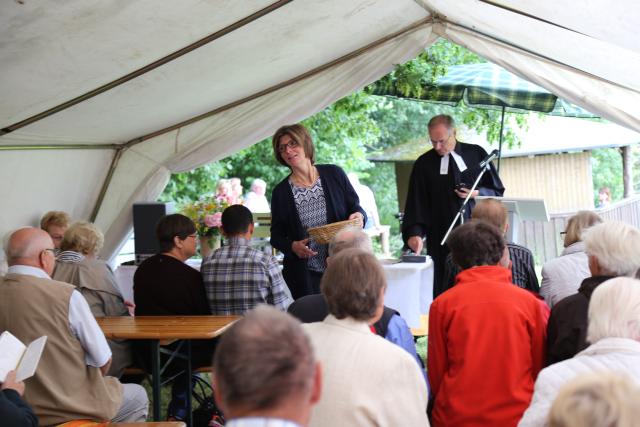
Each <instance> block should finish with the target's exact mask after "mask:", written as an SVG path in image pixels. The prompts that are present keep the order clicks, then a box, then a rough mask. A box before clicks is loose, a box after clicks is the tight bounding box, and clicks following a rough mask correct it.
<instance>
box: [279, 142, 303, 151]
mask: <svg viewBox="0 0 640 427" xmlns="http://www.w3.org/2000/svg"><path fill="white" fill-rule="evenodd" d="M299 146H300V144H299V143H298V141H296V140H295V139H292V140H291V141H289V142H288V143H286V144H280V145H278V152H279V153H284V152H285V151H287V148H291V149H293V148H296V147H299Z"/></svg>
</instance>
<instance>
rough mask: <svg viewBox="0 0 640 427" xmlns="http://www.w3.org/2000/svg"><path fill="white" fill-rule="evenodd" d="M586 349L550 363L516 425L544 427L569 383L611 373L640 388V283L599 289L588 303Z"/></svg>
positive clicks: (625, 281)
mask: <svg viewBox="0 0 640 427" xmlns="http://www.w3.org/2000/svg"><path fill="white" fill-rule="evenodd" d="M587 340H588V341H589V342H592V343H593V344H591V345H590V346H589V347H587V348H586V349H585V350H583V351H581V352H580V353H578V354H577V355H576V356H575V357H573V358H572V359H567V360H564V361H562V362H558V363H556V364H553V365H551V366H549V367H547V368H545V369H543V370H542V371H540V374H539V375H538V379H537V380H536V384H535V389H534V392H533V398H532V399H531V404H530V405H529V408H528V409H527V410H526V412H525V413H524V416H523V417H522V419H521V420H520V423H519V424H518V426H521V427H522V426H545V425H548V424H547V417H548V414H549V409H550V408H551V404H552V403H553V401H554V400H555V398H556V396H557V395H558V391H559V390H560V388H561V387H562V386H563V385H564V384H566V383H567V382H568V381H570V380H572V379H574V378H576V377H578V376H582V375H584V374H587V373H592V372H600V371H612V372H616V373H619V374H621V375H624V376H626V377H628V378H630V379H631V380H632V381H633V382H634V383H635V384H637V385H640V342H639V341H640V280H637V279H631V278H628V277H618V278H615V279H611V280H608V281H606V282H604V283H603V284H601V285H600V286H598V287H597V288H596V289H595V290H594V291H593V295H592V296H591V302H590V303H589V325H588V331H587Z"/></svg>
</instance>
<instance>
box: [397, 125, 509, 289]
mask: <svg viewBox="0 0 640 427" xmlns="http://www.w3.org/2000/svg"><path fill="white" fill-rule="evenodd" d="M428 129H429V138H430V140H431V144H432V145H433V149H432V150H429V151H427V152H426V153H424V154H423V155H421V156H420V157H418V159H417V160H416V162H415V163H414V165H413V170H412V171H411V178H410V180H409V191H408V194H407V203H406V206H405V210H404V218H403V221H402V237H403V240H404V242H405V244H406V245H407V246H408V247H409V248H410V249H411V250H413V251H414V252H416V253H420V252H421V251H422V239H423V238H424V237H426V238H427V253H428V254H429V256H431V259H432V260H433V264H434V275H433V297H434V298H435V297H437V296H438V295H440V293H441V292H443V285H442V279H443V277H442V276H443V274H444V262H445V259H446V257H447V254H448V253H449V249H448V246H447V245H446V243H445V244H444V245H440V242H441V241H442V238H443V237H444V235H445V233H446V232H447V230H448V228H449V226H450V224H451V222H452V221H453V218H454V217H455V216H456V213H457V212H458V210H459V209H460V206H462V202H463V201H464V199H465V197H466V196H467V194H468V193H469V191H470V188H471V186H472V185H473V183H474V182H475V180H476V179H477V177H478V175H479V174H480V172H481V168H480V162H481V161H482V160H483V159H485V158H486V157H487V152H486V151H485V150H484V149H483V148H482V147H480V146H478V145H474V144H465V143H462V142H459V141H457V140H456V137H455V125H454V121H453V118H452V117H451V116H447V115H438V116H435V117H433V118H432V119H431V120H430V121H429V125H428ZM460 184H464V185H463V186H460ZM457 188H458V189H457ZM503 193H504V186H503V185H502V181H500V178H499V177H498V173H497V172H496V169H495V168H494V166H493V165H491V166H490V169H489V170H488V171H487V172H485V174H484V176H483V177H482V179H481V180H480V182H479V183H478V187H477V188H476V190H475V191H474V194H473V195H472V198H471V199H470V200H469V203H468V204H467V208H466V210H465V212H464V220H465V221H468V220H469V218H470V217H471V210H472V209H473V206H474V204H475V202H474V200H473V198H474V197H476V196H478V195H479V196H502V194H503ZM459 224H460V220H458V222H457V224H456V226H457V225H459Z"/></svg>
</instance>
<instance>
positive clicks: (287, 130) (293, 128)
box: [271, 124, 316, 167]
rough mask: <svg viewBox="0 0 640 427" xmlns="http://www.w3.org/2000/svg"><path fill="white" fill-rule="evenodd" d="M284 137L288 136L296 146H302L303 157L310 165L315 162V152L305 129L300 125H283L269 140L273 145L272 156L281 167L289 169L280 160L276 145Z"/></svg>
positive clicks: (285, 163)
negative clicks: (309, 161)
mask: <svg viewBox="0 0 640 427" xmlns="http://www.w3.org/2000/svg"><path fill="white" fill-rule="evenodd" d="M285 135H289V138H291V139H292V140H294V141H295V142H297V143H298V145H300V146H302V149H303V150H304V155H305V156H306V157H307V158H308V159H309V160H311V164H314V163H315V162H316V150H315V147H314V146H313V140H312V139H311V135H310V134H309V131H308V130H307V128H305V127H304V126H302V125H301V124H295V125H285V126H282V127H281V128H280V129H278V130H277V131H276V133H275V134H274V135H273V138H272V139H271V144H272V145H273V154H274V155H275V156H276V160H277V161H278V163H280V164H281V165H284V166H286V167H289V165H288V164H287V162H285V161H284V159H283V158H282V154H280V151H279V150H278V145H279V144H280V138H282V137H283V136H285Z"/></svg>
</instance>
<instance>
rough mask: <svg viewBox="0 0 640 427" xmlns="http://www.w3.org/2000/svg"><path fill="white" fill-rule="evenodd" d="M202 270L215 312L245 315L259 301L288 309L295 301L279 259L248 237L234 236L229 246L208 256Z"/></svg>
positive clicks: (208, 295) (206, 290) (213, 312)
mask: <svg viewBox="0 0 640 427" xmlns="http://www.w3.org/2000/svg"><path fill="white" fill-rule="evenodd" d="M200 271H201V272H202V279H203V282H204V289H205V292H206V294H207V299H208V301H209V307H210V308H211V314H217V315H230V314H238V315H241V314H244V313H245V312H246V311H248V310H251V309H252V308H254V307H255V306H256V305H258V304H270V305H273V306H275V307H276V308H278V309H280V310H282V311H285V310H286V309H287V307H288V306H289V304H290V303H291V299H290V298H289V296H288V295H287V293H286V291H285V286H287V285H286V283H285V281H284V279H283V278H282V273H280V268H279V267H278V261H277V260H276V259H275V258H274V257H273V256H272V255H270V254H266V253H264V252H262V251H259V250H257V249H254V248H252V247H251V246H249V241H248V240H246V239H243V238H240V237H230V238H229V239H228V246H223V247H222V248H220V249H217V250H216V251H214V252H213V253H212V254H211V255H210V256H209V257H208V258H207V259H205V260H204V262H203V263H202V268H201V270H200Z"/></svg>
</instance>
